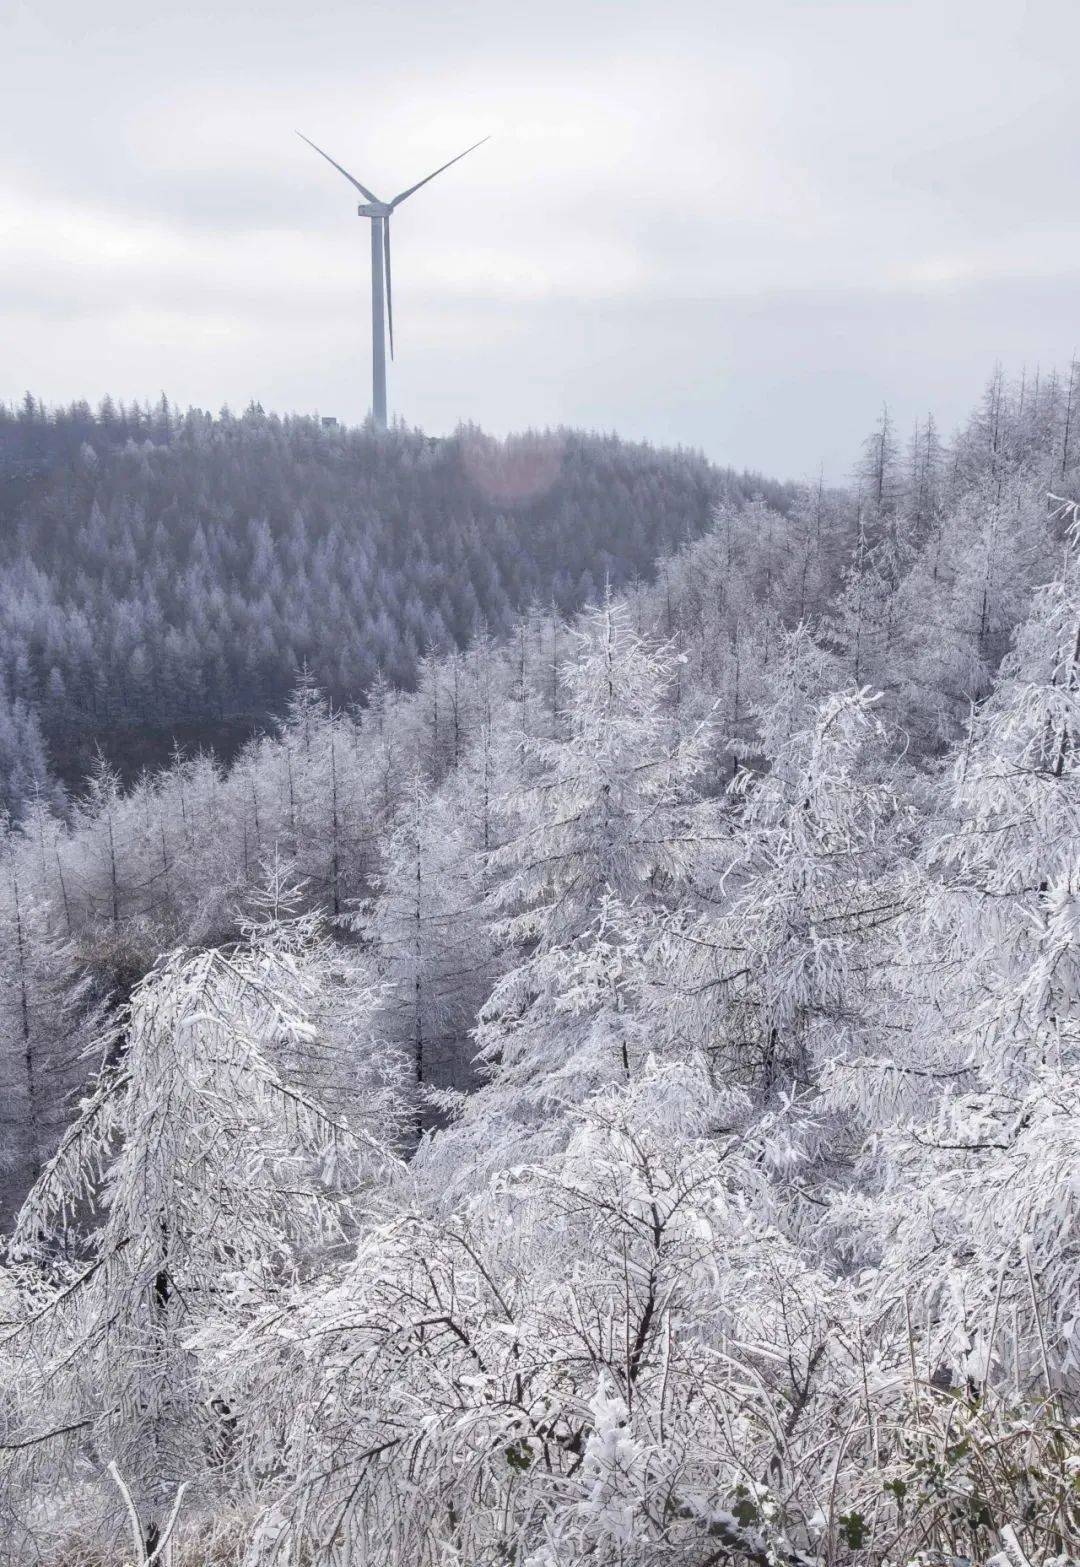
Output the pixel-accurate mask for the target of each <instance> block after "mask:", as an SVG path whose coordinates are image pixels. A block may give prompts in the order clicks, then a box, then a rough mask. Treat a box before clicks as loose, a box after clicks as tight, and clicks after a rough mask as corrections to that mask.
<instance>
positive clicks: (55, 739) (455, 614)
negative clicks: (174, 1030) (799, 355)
mask: <svg viewBox="0 0 1080 1567" xmlns="http://www.w3.org/2000/svg"><path fill="white" fill-rule="evenodd" d="M752 495H763V496H765V497H766V498H767V499H768V500H769V501H770V502H771V504H772V505H773V506H774V507H776V508H778V509H779V510H781V511H786V510H787V509H788V507H789V504H790V501H791V498H792V496H791V491H790V490H789V488H788V487H786V486H783V485H779V484H776V483H772V482H770V481H768V480H766V479H763V478H761V477H760V476H758V475H754V474H747V473H736V472H735V471H734V470H731V469H717V468H715V467H713V466H712V465H710V464H709V463H708V462H706V461H705V459H704V458H703V457H701V456H700V455H698V454H697V453H694V452H690V451H675V452H661V451H657V450H654V449H653V448H651V447H649V446H647V445H635V444H630V443H627V442H624V441H620V440H618V439H616V438H615V437H614V436H605V435H592V434H582V433H580V432H575V431H567V430H558V431H546V432H540V433H529V434H525V435H522V436H517V437H513V438H511V439H509V440H506V441H496V440H493V439H491V438H490V437H487V436H485V435H484V434H483V433H482V432H481V431H479V430H477V429H474V428H461V429H459V430H458V431H457V432H456V433H455V434H454V435H452V436H451V437H449V438H447V439H445V440H436V439H432V438H430V437H427V436H425V435H422V434H420V433H419V432H416V431H410V430H407V429H405V428H403V427H402V428H399V429H397V430H395V431H394V432H393V433H392V434H391V436H390V437H389V438H386V437H379V436H377V435H375V434H374V433H373V432H372V431H371V430H370V429H366V428H360V429H354V430H346V429H341V428H338V427H336V426H334V425H324V423H323V421H321V420H320V419H318V418H306V417H305V418H299V417H290V418H284V419H282V418H278V417H276V416H274V415H268V414H266V413H264V412H263V410H262V409H261V408H260V407H258V406H256V405H253V406H251V407H250V408H248V410H247V411H246V412H245V413H243V414H242V415H238V416H237V415H233V414H231V413H230V412H229V411H228V410H223V411H222V412H221V413H220V414H219V415H217V416H216V417H213V416H211V415H209V414H207V413H203V412H200V411H198V410H195V409H189V410H188V411H187V412H186V413H180V412H178V411H176V410H174V409H173V408H172V407H170V405H169V403H168V402H167V400H165V399H164V398H163V399H162V400H161V402H160V403H159V404H158V405H157V406H156V407H154V408H141V407H138V406H135V405H132V406H130V407H126V408H125V407H122V406H117V405H116V404H114V403H113V402H112V401H111V400H110V399H106V400H105V401H104V402H103V403H102V404H101V406H100V407H99V408H98V410H97V411H96V412H94V411H92V410H91V408H90V407H89V405H88V404H85V403H81V404H74V405H72V406H71V407H68V408H60V409H48V408H46V407H44V406H43V405H42V404H40V403H38V402H36V401H35V400H34V399H33V398H32V397H29V396H28V397H27V398H26V399H25V400H24V402H23V404H22V405H21V406H20V407H19V408H18V409H9V408H0V792H2V793H3V796H4V801H5V803H6V804H7V806H8V807H9V808H16V807H17V802H18V801H19V800H20V799H22V798H25V796H26V795H27V794H28V793H29V792H31V791H32V790H33V789H34V788H35V787H37V786H39V785H40V784H41V782H42V780H43V778H44V777H45V775H46V772H50V773H51V774H53V775H55V776H58V777H59V778H61V779H62V780H63V781H64V782H65V783H67V784H69V785H77V784H78V783H79V781H80V780H81V778H82V777H83V776H84V774H85V772H86V771H87V769H88V767H89V765H90V764H91V763H92V761H93V759H94V756H95V753H96V751H97V749H98V748H99V747H100V748H101V749H102V750H103V751H104V752H105V754H106V755H107V756H108V758H109V759H110V761H112V762H113V763H114V764H115V765H117V766H118V767H119V768H120V769H121V772H122V773H123V774H124V775H125V776H128V777H131V776H133V775H134V774H135V773H137V772H138V771H139V770H140V768H141V767H142V766H144V765H153V764H156V763H158V762H160V761H162V760H164V759H165V757H166V756H167V754H168V752H169V751H170V749H171V747H172V745H173V742H174V740H177V739H178V740H179V741H180V742H181V743H183V744H185V745H187V746H188V747H191V746H199V745H204V744H207V745H212V746H213V747H214V748H215V750H216V751H218V752H219V754H222V755H224V756H229V755H231V754H232V753H233V752H234V751H235V749H236V747H237V746H238V745H239V744H240V743H242V741H243V740H244V739H246V738H247V736H248V735H249V734H250V733H251V732H252V730H253V729H262V728H264V727H265V724H266V722H267V721H268V720H269V719H270V718H271V717H272V716H274V715H277V714H279V713H280V712H281V711H282V710H283V708H284V703H285V699H286V697H287V695H288V693H289V691H290V690H291V689H292V688H293V686H294V685H295V682H296V680H297V676H298V674H299V673H300V672H301V671H303V670H304V669H305V668H306V669H307V670H308V671H309V672H310V675H311V677H312V678H313V679H314V680H315V681H316V682H317V683H318V684H319V686H320V688H321V689H322V690H324V691H325V692H326V694H327V696H328V697H329V699H330V700H331V701H332V702H333V703H334V704H335V705H337V706H343V705H347V704H349V703H353V702H357V701H363V700H365V699H366V697H367V694H368V693H369V692H370V691H371V689H372V688H373V687H374V686H377V685H379V684H380V683H381V682H384V681H385V682H387V683H388V684H389V685H390V686H393V687H399V688H404V689H411V688H412V687H413V686H414V685H415V683H416V678H417V670H418V666H419V664H420V661H421V660H422V659H423V658H425V657H428V656H434V655H436V654H438V653H440V652H448V651H452V650H453V649H455V648H457V649H461V648H464V647H465V646H466V645H467V644H468V643H469V642H470V640H471V639H472V638H473V637H474V636H475V635H476V634H477V633H478V632H479V631H480V630H481V628H483V629H485V630H486V631H487V632H488V633H489V634H491V635H492V636H495V637H496V638H499V637H503V636H505V635H506V634H507V633H508V632H509V631H510V630H511V628H512V627H513V625H514V624H515V623H516V621H517V619H518V617H519V615H520V613H521V612H522V610H524V609H526V608H527V607H529V606H530V605H541V606H544V607H545V608H548V609H553V610H554V611H555V612H556V613H558V614H560V615H566V614H568V613H571V612H573V611H574V610H576V609H578V608H579V607H580V606H581V605H583V604H585V603H587V602H590V601H592V600H594V599H595V598H596V597H597V596H598V594H599V593H600V592H601V591H602V590H603V588H604V585H605V583H609V584H610V586H611V587H612V589H613V590H615V589H619V588H623V587H625V586H627V585H629V584H631V583H633V582H634V581H635V580H638V579H648V578H649V577H650V576H651V573H652V571H653V566H654V562H655V561H656V560H657V559H658V558H659V557H661V556H664V555H666V554H669V553H670V552H671V551H672V550H673V549H675V548H677V547H678V546H680V545H681V544H683V543H686V542H688V541H690V540H693V539H695V538H698V537H700V536H701V535H702V534H703V533H704V532H706V531H707V529H708V527H709V525H710V519H711V517H712V515H713V513H714V511H715V508H716V506H717V504H718V502H720V501H722V500H725V499H726V500H729V501H734V502H736V503H737V502H739V501H742V500H745V499H746V498H748V497H750V496H752Z"/></svg>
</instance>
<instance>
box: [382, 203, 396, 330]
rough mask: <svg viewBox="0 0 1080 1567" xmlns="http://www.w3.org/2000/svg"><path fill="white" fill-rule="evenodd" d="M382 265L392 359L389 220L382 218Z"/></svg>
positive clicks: (392, 308) (392, 305) (392, 300)
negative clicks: (384, 274)
mask: <svg viewBox="0 0 1080 1567" xmlns="http://www.w3.org/2000/svg"><path fill="white" fill-rule="evenodd" d="M382 222H383V231H382V236H383V263H384V267H385V271H386V324H387V326H388V327H389V328H390V358H391V359H393V357H394V294H393V290H392V289H391V287H390V219H389V218H383V220H382Z"/></svg>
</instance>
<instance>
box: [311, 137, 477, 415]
mask: <svg viewBox="0 0 1080 1567" xmlns="http://www.w3.org/2000/svg"><path fill="white" fill-rule="evenodd" d="M296 134H297V135H298V136H299V137H300V140H301V141H306V142H307V144H308V146H309V147H311V148H313V150H314V151H315V152H317V153H318V154H319V156H320V158H325V159H326V161H327V163H329V164H332V165H333V167H334V168H335V169H337V171H338V173H339V174H344V176H345V178H346V179H347V180H348V181H349V184H350V185H355V187H356V189H357V190H358V191H359V192H360V194H361V196H363V197H364V198H365V200H364V203H363V204H362V205H361V206H359V207H357V209H356V210H357V212H358V213H359V215H360V216H361V217H362V218H369V219H370V220H371V416H372V419H373V420H374V423H375V426H376V428H377V429H379V430H385V429H386V325H387V323H389V327H390V358H391V359H393V357H394V306H393V298H392V295H391V291H390V215H391V213H393V212H394V211H395V209H396V208H398V207H400V206H401V203H402V202H403V201H405V200H406V199H407V198H408V197H409V196H412V195H414V194H415V193H416V191H418V190H419V189H420V187H421V186H422V185H427V184H428V182H429V181H430V180H433V179H434V178H435V176H436V174H441V173H442V172H443V170H444V169H448V168H449V167H450V165H451V164H453V163H460V162H461V159H462V158H464V157H465V156H466V155H467V154H468V153H470V152H475V150H476V148H477V147H481V146H483V144H484V142H486V141H490V139H491V138H490V137H488V136H482V137H481V138H480V140H479V141H476V142H473V144H472V146H471V147H466V148H465V151H464V152H459V153H458V155H457V157H456V158H451V159H450V162H449V163H443V164H440V165H439V167H438V168H437V169H435V170H434V171H433V173H431V174H425V176H424V178H423V179H422V180H417V182H416V184H415V185H410V186H409V188H408V189H407V190H403V191H401V192H400V194H399V195H397V196H395V197H394V199H393V201H380V200H379V198H378V196H376V195H375V194H374V192H373V191H370V190H368V188H367V186H366V185H362V184H361V183H360V181H359V180H358V179H356V177H355V176H354V175H352V174H350V173H349V171H348V169H343V168H342V167H341V164H340V163H335V162H334V160H333V158H332V157H331V156H330V154H329V153H328V152H323V150H322V148H321V147H316V146H315V143H314V142H313V141H309V140H308V138H307V137H306V136H305V135H304V133H303V132H302V131H297V133H296ZM384 305H385V319H384Z"/></svg>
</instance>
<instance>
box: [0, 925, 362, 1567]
mask: <svg viewBox="0 0 1080 1567" xmlns="http://www.w3.org/2000/svg"><path fill="white" fill-rule="evenodd" d="M310 1000H311V995H310V986H309V976H308V974H307V973H306V972H305V964H304V954H303V950H302V949H298V948H297V947H296V945H295V944H294V943H291V942H283V941H282V940H280V939H276V938H274V937H273V936H272V935H271V934H270V933H268V932H264V933H263V939H261V940H259V941H258V942H256V943H255V944H254V945H253V946H252V948H251V949H250V950H249V951H247V952H239V951H223V950H210V951H208V952H204V953H200V954H196V955H194V956H192V955H189V954H186V953H182V952H181V953H177V954H175V955H173V956H172V957H169V958H166V959H163V960H162V962H161V963H160V964H159V965H158V966H157V967H156V968H155V970H154V971H153V972H152V973H151V974H150V975H149V976H148V977H147V978H146V979H145V980H144V981H143V982H142V983H141V984H140V985H139V986H138V988H137V989H136V991H135V992H134V994H133V996H132V998H131V1000H130V1002H129V1003H128V1005H127V1007H126V1009H125V1013H124V1016H123V1019H122V1027H123V1048H122V1050H121V1051H120V1052H119V1053H116V1052H113V1053H112V1057H111V1059H110V1060H108V1061H107V1062H106V1064H105V1065H104V1067H103V1069H102V1071H101V1074H100V1076H99V1078H98V1081H97V1083H96V1085H95V1086H94V1088H93V1090H92V1092H91V1093H90V1095H89V1097H88V1098H87V1099H86V1101H85V1102H84V1103H83V1105H82V1106H81V1108H80V1113H79V1115H78V1117H77V1119H76V1120H75V1121H74V1123H73V1124H72V1126H71V1127H70V1129H69V1130H68V1132H67V1133H66V1134H65V1136H64V1138H63V1140H62V1141H61V1143H60V1146H59V1149H58V1150H57V1152H56V1154H55V1155H54V1156H53V1157H52V1159H51V1160H50V1161H49V1162H48V1163H47V1164H46V1166H45V1167H44V1169H43V1170H42V1172H41V1174H40V1176H39V1177H38V1180H37V1181H36V1183H35V1185H34V1187H33V1188H32V1190H31V1192H30V1194H29V1196H28V1197H27V1200H26V1202H25V1204H24V1206H23V1209H22V1212H21V1213H20V1215H19V1219H18V1223H17V1225H16V1228H15V1232H14V1237H13V1241H12V1248H11V1249H12V1256H13V1257H14V1258H15V1259H16V1261H17V1263H18V1264H19V1265H20V1266H21V1268H22V1269H23V1270H24V1271H25V1270H28V1269H31V1268H32V1269H33V1270H34V1271H36V1272H37V1274H38V1277H39V1283H38V1285H37V1286H36V1287H35V1289H34V1290H33V1291H32V1292H31V1294H30V1295H29V1297H28V1299H27V1300H26V1301H25V1302H24V1303H23V1305H22V1306H21V1307H20V1309H19V1311H18V1314H17V1317H16V1321H15V1323H14V1324H13V1325H10V1326H9V1329H8V1331H14V1332H15V1334H16V1335H17V1341H18V1343H19V1345H20V1346H21V1355H22V1362H21V1365H20V1367H19V1370H18V1373H17V1375H16V1376H15V1378H14V1388H13V1389H10V1390H9V1393H10V1394H11V1396H12V1403H11V1406H10V1407H9V1413H8V1417H7V1428H8V1433H9V1434H8V1436H7V1439H6V1442H5V1444H3V1445H4V1446H5V1447H6V1456H7V1458H8V1459H9V1461H10V1463H11V1464H12V1465H13V1466H14V1475H15V1478H16V1479H18V1480H19V1481H21V1483H22V1485H23V1487H24V1491H23V1496H24V1505H25V1508H26V1509H27V1511H26V1515H25V1522H26V1526H27V1527H28V1528H31V1529H32V1528H33V1527H34V1523H35V1511H36V1510H37V1509H39V1508H40V1507H41V1505H42V1504H43V1503H44V1502H45V1501H46V1500H47V1498H49V1497H51V1496H52V1495H55V1494H64V1493H65V1492H66V1493H67V1494H68V1495H69V1496H70V1497H71V1499H72V1505H73V1506H74V1507H76V1508H78V1507H79V1506H82V1505H85V1501H84V1499H83V1497H82V1496H81V1493H80V1491H79V1486H78V1482H79V1481H80V1480H81V1478H82V1477H83V1476H84V1475H85V1473H86V1472H87V1466H88V1465H89V1466H90V1469H91V1471H92V1470H93V1467H94V1466H95V1464H97V1465H100V1464H102V1463H103V1462H104V1461H105V1459H107V1458H112V1459H114V1460H115V1461H116V1462H117V1464H118V1466H119V1469H120V1472H121V1474H122V1475H123V1477H124V1479H125V1480H126V1482H127V1483H128V1485H129V1487H130V1488H131V1491H132V1494H133V1496H134V1498H135V1501H136V1505H137V1506H138V1509H139V1512H140V1515H141V1517H142V1518H143V1519H144V1521H145V1522H146V1528H147V1548H148V1550H152V1549H153V1548H154V1544H155V1542H156V1539H157V1537H158V1532H159V1530H160V1528H161V1525H162V1522H163V1511H164V1509H165V1507H166V1505H167V1502H168V1501H169V1500H171V1498H172V1496H173V1494H174V1492H175V1490H176V1487H177V1485H178V1484H180V1483H181V1482H186V1483H188V1484H189V1485H190V1486H192V1487H194V1494H193V1496H192V1500H193V1501H194V1500H195V1499H196V1498H197V1497H201V1499H202V1503H203V1504H204V1505H206V1504H208V1503H209V1502H210V1501H211V1498H212V1497H214V1496H215V1495H219V1494H220V1493H221V1490H222V1487H223V1486H224V1485H225V1483H226V1479H227V1475H228V1466H229V1452H230V1448H231V1446H232V1444H233V1443H234V1441H235V1440H236V1439H237V1434H238V1428H239V1427H240V1426H241V1425H242V1423H243V1422H244V1420H245V1419H247V1418H251V1417H252V1415H253V1412H251V1411H245V1410H243V1409H234V1408H233V1407H232V1406H231V1405H230V1404H229V1403H228V1401H227V1400H225V1399H223V1398H222V1397H221V1396H220V1394H219V1393H218V1391H217V1390H216V1389H215V1388H214V1386H213V1385H212V1383H211V1384H207V1383H206V1381H205V1380H204V1379H203V1376H202V1372H201V1367H200V1358H199V1355H198V1353H197V1351H196V1350H195V1348H194V1347H193V1342H192V1340H193V1337H194V1336H195V1335H196V1334H197V1333H198V1331H199V1330H200V1329H201V1328H202V1327H203V1326H204V1325H205V1324H206V1323H207V1322H208V1321H209V1320H211V1319H213V1318H214V1317H215V1316H216V1314H217V1313H218V1312H219V1311H220V1310H221V1308H222V1304H223V1299H224V1292H225V1289H226V1285H227V1282H228V1281H229V1280H232V1281H233V1287H234V1288H235V1289H236V1290H237V1291H238V1292H239V1294H240V1295H241V1296H242V1297H243V1296H246V1295H248V1294H254V1295H255V1296H257V1297H258V1298H260V1299H268V1298H270V1297H271V1296H272V1295H273V1294H275V1293H276V1292H278V1291H279V1290H281V1289H283V1288H285V1287H286V1286H287V1285H288V1283H289V1281H290V1280H293V1279H295V1278H297V1277H299V1276H300V1274H301V1272H306V1271H308V1270H310V1269H311V1268H312V1267H315V1266H317V1265H318V1263H319V1259H320V1257H322V1256H325V1255H326V1254H328V1253H332V1251H333V1250H334V1248H336V1247H340V1246H342V1245H343V1244H344V1243H345V1241H346V1240H347V1239H348V1237H349V1236H350V1234H351V1233H352V1232H353V1231H354V1230H355V1228H356V1225H357V1223H358V1220H359V1217H360V1215H361V1214H362V1213H363V1211H364V1210H365V1209H366V1208H369V1207H376V1208H377V1207H378V1206H379V1204H380V1202H381V1201H382V1198H381V1194H380V1189H379V1188H380V1185H381V1183H382V1182H383V1181H384V1180H385V1177H386V1173H387V1169H388V1156H386V1155H385V1154H384V1153H383V1152H382V1145H381V1144H380V1142H379V1141H378V1140H377V1135H376V1134H377V1133H378V1132H379V1131H380V1130H381V1129H380V1128H378V1127H370V1126H365V1125H362V1124H359V1125H358V1124H355V1123H353V1122H350V1121H348V1120H346V1119H345V1118H344V1117H341V1116H337V1115H334V1114H332V1113H330V1112H328V1111H327V1110H325V1109H324V1108H322V1107H321V1106H320V1105H319V1104H318V1103H317V1102H316V1101H315V1100H314V1099H313V1098H311V1097H310V1095H308V1094H307V1093H306V1092H304V1090H303V1089H301V1088H298V1087H296V1086H294V1085H293V1084H292V1083H291V1082H290V1081H289V1079H288V1078H287V1077H286V1076H284V1075H283V1073H282V1071H281V1070H280V1069H279V1066H278V1064H277V1062H278V1058H279V1057H281V1056H285V1057H288V1056H289V1055H291V1054H294V1053H296V1052H303V1051H306V1050H309V1049H310V1048H311V1045H312V1035H313V1026H312V1024H311V1022H310V1021H309V1019H308V1017H307V1015H306V1013H307V1011H308V1007H309V1003H310ZM10 1483H11V1477H10V1476H9V1484H10ZM114 1501H115V1502H117V1503H118V1501H119V1499H118V1498H110V1496H109V1494H108V1492H105V1493H104V1494H96V1495H94V1496H93V1497H92V1499H91V1503H90V1516H89V1517H87V1518H86V1519H85V1523H86V1526H87V1528H88V1529H96V1528H98V1527H101V1526H106V1527H109V1528H114V1527H115V1524H114V1523H112V1522H110V1517H111V1514H112V1511H113V1508H112V1503H113V1502H114ZM95 1510H104V1511H105V1513H106V1514H107V1515H109V1516H107V1517H106V1518H105V1520H103V1524H99V1523H98V1520H97V1519H96V1518H95V1517H94V1512H95Z"/></svg>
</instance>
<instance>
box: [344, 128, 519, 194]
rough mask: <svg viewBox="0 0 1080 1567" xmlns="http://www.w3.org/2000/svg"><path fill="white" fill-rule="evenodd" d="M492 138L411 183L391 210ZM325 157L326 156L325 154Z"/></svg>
mask: <svg viewBox="0 0 1080 1567" xmlns="http://www.w3.org/2000/svg"><path fill="white" fill-rule="evenodd" d="M490 140H491V137H490V136H481V138H480V140H479V141H474V142H473V144H472V146H471V147H466V148H465V151H464V152H459V153H458V155H457V157H456V158H451V159H450V163H442V164H440V165H439V167H438V168H437V169H436V170H435V171H434V173H433V174H425V176H424V178H423V179H422V180H417V182H416V184H415V185H410V186H409V188H408V190H403V191H402V192H401V194H400V196H395V197H394V199H393V201H392V202H391V203H390V210H391V211H393V209H394V208H395V207H399V206H400V205H401V203H402V202H403V201H404V200H405V198H406V196H411V195H412V194H413V192H414V191H417V190H419V189H420V187H421V185H426V184H427V183H428V181H429V180H433V179H434V178H435V175H436V174H441V173H442V172H443V170H444V169H448V168H449V167H450V164H451V163H460V162H461V160H462V158H465V157H467V156H468V154H469V153H470V152H475V151H476V149H477V147H482V146H483V145H484V143H485V142H486V141H490ZM324 157H325V154H324Z"/></svg>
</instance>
